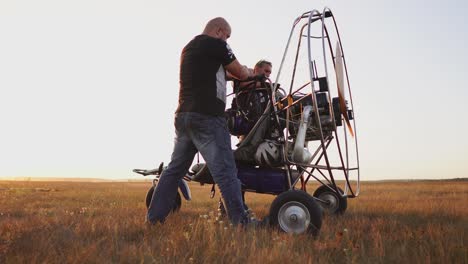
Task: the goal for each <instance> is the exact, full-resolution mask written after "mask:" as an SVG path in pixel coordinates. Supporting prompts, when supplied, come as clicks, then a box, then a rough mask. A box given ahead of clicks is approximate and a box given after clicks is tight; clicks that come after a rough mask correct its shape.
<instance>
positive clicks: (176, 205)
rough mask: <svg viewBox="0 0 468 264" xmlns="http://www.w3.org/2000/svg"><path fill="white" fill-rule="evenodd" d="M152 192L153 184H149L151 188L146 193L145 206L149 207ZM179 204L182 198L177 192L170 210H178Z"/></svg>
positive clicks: (180, 204)
mask: <svg viewBox="0 0 468 264" xmlns="http://www.w3.org/2000/svg"><path fill="white" fill-rule="evenodd" d="M153 193H154V186H151V188H150V189H149V190H148V192H147V193H146V208H149V206H150V203H151V199H152V198H153ZM181 206H182V198H181V197H180V193H179V192H177V195H176V199H175V203H174V206H173V207H172V212H177V211H179V210H180V207H181Z"/></svg>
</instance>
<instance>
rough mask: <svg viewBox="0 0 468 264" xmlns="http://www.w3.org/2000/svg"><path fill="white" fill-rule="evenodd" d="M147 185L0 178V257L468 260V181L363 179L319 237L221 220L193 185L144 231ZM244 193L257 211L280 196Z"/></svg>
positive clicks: (205, 193) (205, 190)
mask: <svg viewBox="0 0 468 264" xmlns="http://www.w3.org/2000/svg"><path fill="white" fill-rule="evenodd" d="M149 185H150V184H149V183H113V182H112V183H69V182H68V183H67V182H16V181H3V182H0V263H259V262H265V263H468V235H467V231H468V230H467V229H468V207H467V206H466V203H467V201H468V182H467V181H414V182H365V183H363V184H362V186H361V187H362V188H361V191H362V192H361V195H360V196H359V197H358V198H357V199H350V200H348V210H347V211H346V213H345V214H344V215H343V216H340V217H336V216H335V217H333V216H326V217H325V218H324V221H323V225H322V230H321V232H320V235H319V237H318V238H317V239H313V238H311V237H310V236H308V235H288V234H285V233H281V232H278V231H276V230H272V229H267V228H262V229H257V230H241V229H237V228H233V227H231V226H230V225H229V224H228V223H226V221H217V220H216V216H217V212H216V207H217V200H218V199H217V198H218V197H219V192H217V194H216V197H215V199H210V198H209V193H210V186H199V185H197V184H192V185H191V187H192V193H193V196H194V199H193V200H192V201H191V202H187V201H183V202H182V209H181V211H180V212H179V213H176V214H172V215H171V216H170V217H169V218H168V220H167V223H166V224H165V225H157V226H154V227H153V228H148V227H147V226H145V225H144V217H145V213H146V209H145V204H144V196H145V193H146V190H147V188H148V187H149ZM309 189H310V192H312V191H313V188H309ZM246 198H247V203H248V205H249V206H250V207H251V208H252V209H253V210H254V212H255V213H256V215H257V217H259V218H261V217H263V216H265V215H267V214H268V211H269V206H270V204H271V201H272V200H273V198H274V196H271V195H258V194H251V193H248V194H247V195H246Z"/></svg>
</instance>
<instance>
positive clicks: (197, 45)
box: [176, 35, 236, 116]
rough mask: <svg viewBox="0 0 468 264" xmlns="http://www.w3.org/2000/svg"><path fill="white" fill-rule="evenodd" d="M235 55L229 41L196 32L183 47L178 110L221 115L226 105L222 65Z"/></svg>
mask: <svg viewBox="0 0 468 264" xmlns="http://www.w3.org/2000/svg"><path fill="white" fill-rule="evenodd" d="M235 59H236V57H235V56H234V54H233V53H232V50H231V48H230V47H229V45H228V44H227V43H226V42H225V41H223V40H221V39H217V38H213V37H210V36H207V35H199V36H196V37H195V38H194V39H192V40H191V41H190V42H189V43H188V44H187V46H185V47H184V49H183V50H182V55H181V59H180V89H179V107H178V108H177V111H176V113H178V112H197V113H202V114H207V115H214V116H220V115H223V114H224V109H225V108H226V71H225V70H224V66H226V65H228V64H229V63H231V62H233V61H234V60H235Z"/></svg>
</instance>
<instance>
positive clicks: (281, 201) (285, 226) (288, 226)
mask: <svg viewBox="0 0 468 264" xmlns="http://www.w3.org/2000/svg"><path fill="white" fill-rule="evenodd" d="M322 216H323V214H322V208H321V207H320V205H318V203H317V202H316V201H315V200H314V198H313V197H312V196H311V195H310V194H308V193H306V192H304V191H301V190H289V191H286V192H283V193H281V194H280V195H278V196H277V197H276V198H275V199H274V200H273V203H272V204H271V207H270V216H269V218H270V225H271V226H273V227H278V228H279V229H280V230H282V231H284V232H286V233H293V234H303V233H310V234H312V235H314V236H317V235H318V233H319V231H320V228H321V227H322Z"/></svg>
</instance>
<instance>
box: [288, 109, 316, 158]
mask: <svg viewBox="0 0 468 264" xmlns="http://www.w3.org/2000/svg"><path fill="white" fill-rule="evenodd" d="M311 113H312V106H311V105H307V106H305V107H304V111H303V112H302V117H301V121H300V123H299V130H298V131H297V136H296V140H295V143H294V149H293V153H292V157H291V159H292V160H293V161H294V162H297V163H302V164H308V163H310V162H311V159H312V154H310V152H309V150H308V149H307V148H305V147H304V146H305V137H306V132H307V125H308V122H309V116H310V114H311Z"/></svg>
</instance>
